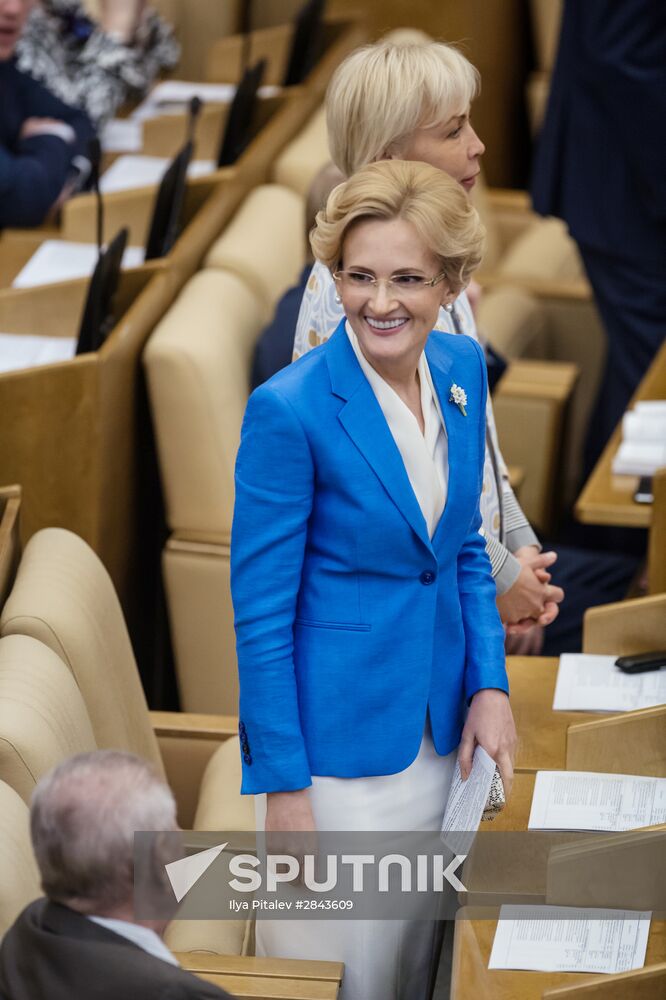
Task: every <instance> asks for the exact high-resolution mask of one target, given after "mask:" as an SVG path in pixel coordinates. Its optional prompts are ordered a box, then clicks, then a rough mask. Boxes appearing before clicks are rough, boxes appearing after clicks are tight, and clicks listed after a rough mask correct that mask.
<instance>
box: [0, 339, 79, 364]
mask: <svg viewBox="0 0 666 1000" xmlns="http://www.w3.org/2000/svg"><path fill="white" fill-rule="evenodd" d="M75 353H76V338H75V337H37V336H31V335H28V334H19V333H0V372H14V371H19V370H20V369H21V368H35V367H36V366H37V365H49V364H52V363H53V362H54V361H69V360H70V359H71V358H73V357H74V355H75Z"/></svg>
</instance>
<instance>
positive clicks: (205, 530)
mask: <svg viewBox="0 0 666 1000" xmlns="http://www.w3.org/2000/svg"><path fill="white" fill-rule="evenodd" d="M303 212H304V209H303V200H302V198H301V197H300V196H299V195H297V194H296V193H295V192H293V191H291V190H289V189H287V188H284V187H279V186H278V185H275V184H267V185H263V186H261V187H258V188H256V189H255V190H254V191H253V192H252V193H251V194H250V195H249V196H248V198H247V199H246V201H245V202H244V203H243V205H242V206H241V208H240V209H239V211H238V212H237V213H236V215H235V216H234V218H233V220H232V221H231V223H230V224H229V226H228V227H227V229H226V230H225V231H224V233H223V234H222V236H221V237H220V239H219V240H218V241H217V243H216V244H215V245H214V246H213V248H212V249H211V251H210V253H209V255H208V258H207V260H206V265H207V266H206V268H205V269H204V270H203V271H200V272H199V273H198V274H197V275H195V276H194V278H192V280H191V281H190V282H189V284H188V285H187V286H186V287H185V289H184V290H183V292H182V293H181V295H180V297H179V298H178V300H177V301H176V302H175V303H174V305H173V306H172V308H171V309H170V310H169V312H168V313H167V315H166V316H165V317H164V319H163V320H162V322H161V323H160V324H159V325H158V326H157V327H156V329H155V331H154V333H153V335H152V337H151V339H150V341H149V343H148V345H147V347H146V350H145V354H144V360H145V366H146V370H147V375H148V386H149V390H150V400H151V406H152V411H153V423H154V426H155V431H156V436H157V444H158V452H159V459H160V470H161V476H162V483H163V490H164V495H165V498H166V508H167V521H168V524H169V528H170V529H171V531H172V533H173V534H172V536H171V538H170V539H169V542H168V544H167V547H166V549H165V552H164V558H163V572H164V580H165V587H166V591H167V597H168V604H169V620H170V625H171V633H172V637H173V646H174V652H175V657H176V672H177V676H178V685H179V691H180V696H181V704H182V706H183V707H184V708H185V709H186V710H187V711H191V712H211V711H216V712H223V713H233V714H235V713H237V711H238V681H237V667H236V654H235V636H234V631H233V609H232V605H231V591H230V587H229V542H230V535H231V521H232V517H233V503H234V466H235V461H236V452H237V450H238V443H239V440H240V429H241V423H242V420H243V413H244V411H245V406H246V403H247V397H248V393H249V372H250V367H251V363H252V357H253V354H254V348H255V344H256V341H257V337H258V336H259V334H260V332H261V330H262V329H263V327H264V325H265V324H266V323H267V322H268V320H269V319H270V316H271V315H272V313H273V310H274V308H275V304H276V301H277V300H278V299H279V297H280V296H281V295H282V294H283V292H284V291H285V290H286V289H287V288H288V287H289V286H291V285H292V284H293V283H294V282H295V280H296V278H297V276H298V273H299V271H300V269H301V268H302V266H303V262H304V232H303V230H304V221H303ZM268 220H270V224H269V225H268V224H267V221H268Z"/></svg>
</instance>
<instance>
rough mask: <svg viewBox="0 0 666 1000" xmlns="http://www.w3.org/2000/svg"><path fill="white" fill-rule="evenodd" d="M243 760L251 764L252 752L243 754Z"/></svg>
mask: <svg viewBox="0 0 666 1000" xmlns="http://www.w3.org/2000/svg"><path fill="white" fill-rule="evenodd" d="M243 760H244V761H245V763H246V764H251V763H252V754H250V753H246V754H244V755H243Z"/></svg>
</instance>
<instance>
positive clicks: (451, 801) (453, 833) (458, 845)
mask: <svg viewBox="0 0 666 1000" xmlns="http://www.w3.org/2000/svg"><path fill="white" fill-rule="evenodd" d="M494 774H495V761H494V760H493V759H492V757H491V756H490V754H487V753H486V751H485V750H484V749H483V747H482V746H477V747H476V749H475V751H474V757H473V759H472V770H471V772H470V775H469V777H468V779H467V781H463V780H462V776H461V774H460V761H458V760H457V761H456V768H455V771H454V773H453V781H452V782H451V788H450V790H449V797H448V799H447V801H446V808H445V810H444V819H443V821H442V840H443V842H444V843H445V844H446V846H447V847H448V848H449V849H450V850H452V851H453V852H454V854H467V853H468V851H469V848H470V846H471V843H472V841H473V839H474V834H476V832H477V830H478V829H479V825H480V823H481V817H482V816H483V810H484V809H485V807H486V803H487V801H488V796H489V795H490V786H491V784H492V780H493V775H494Z"/></svg>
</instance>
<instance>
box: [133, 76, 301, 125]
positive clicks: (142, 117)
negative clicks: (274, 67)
mask: <svg viewBox="0 0 666 1000" xmlns="http://www.w3.org/2000/svg"><path fill="white" fill-rule="evenodd" d="M280 89H281V88H280V87H276V86H273V85H270V84H268V85H266V86H264V87H259V90H258V91H257V94H258V96H259V97H261V98H267V97H274V96H275V95H276V94H279V93H280ZM235 94H236V84H235V83H197V82H192V81H189V80H165V81H164V82H163V83H158V84H157V86H156V87H155V88H154V89H153V90H152V91H151V92H150V94H148V96H147V97H146V99H145V100H144V101H142V102H141V104H140V105H139V106H138V107H137V108H135V109H134V111H133V112H132V114H131V115H130V118H132V119H133V120H134V121H146V120H147V119H148V118H158V117H159V116H160V115H168V114H183V112H185V111H187V109H188V105H189V103H190V101H191V100H192V98H193V97H198V98H199V100H201V101H203V103H204V104H229V103H231V101H233V99H234V96H235Z"/></svg>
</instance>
